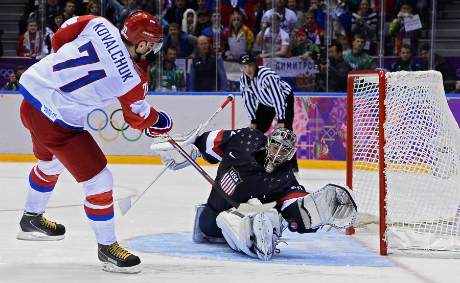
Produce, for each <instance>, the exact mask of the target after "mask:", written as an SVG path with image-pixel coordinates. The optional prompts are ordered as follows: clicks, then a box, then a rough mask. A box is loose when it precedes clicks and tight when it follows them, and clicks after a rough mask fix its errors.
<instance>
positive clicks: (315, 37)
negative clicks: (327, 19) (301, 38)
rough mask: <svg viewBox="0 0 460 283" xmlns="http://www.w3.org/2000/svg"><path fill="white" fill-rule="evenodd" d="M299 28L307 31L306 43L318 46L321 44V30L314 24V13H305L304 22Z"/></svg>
mask: <svg viewBox="0 0 460 283" xmlns="http://www.w3.org/2000/svg"><path fill="white" fill-rule="evenodd" d="M300 29H301V30H304V31H306V32H308V44H316V45H318V47H320V46H321V42H322V40H323V30H322V29H321V28H319V27H318V25H317V24H316V18H315V14H314V13H312V12H306V13H305V24H304V25H303V26H302V27H301V28H300ZM295 31H297V30H295Z"/></svg>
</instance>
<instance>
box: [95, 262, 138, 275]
mask: <svg viewBox="0 0 460 283" xmlns="http://www.w3.org/2000/svg"><path fill="white" fill-rule="evenodd" d="M101 267H102V270H104V271H107V272H114V273H128V274H135V273H139V272H141V271H142V268H141V266H140V264H138V265H135V266H130V267H118V266H116V265H115V264H113V263H110V262H102V264H101Z"/></svg>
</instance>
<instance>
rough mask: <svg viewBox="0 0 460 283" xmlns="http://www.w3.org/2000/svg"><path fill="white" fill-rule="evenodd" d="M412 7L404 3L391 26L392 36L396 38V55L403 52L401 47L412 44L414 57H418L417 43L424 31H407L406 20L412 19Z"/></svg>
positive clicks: (408, 3)
mask: <svg viewBox="0 0 460 283" xmlns="http://www.w3.org/2000/svg"><path fill="white" fill-rule="evenodd" d="M413 16H414V15H413V14H412V5H411V4H410V2H409V1H407V0H406V1H404V2H403V3H402V5H401V10H400V11H399V13H398V16H397V18H396V19H394V20H393V22H392V23H391V25H390V30H389V32H390V35H391V36H394V37H395V54H399V53H400V52H401V45H403V44H410V46H411V47H412V50H411V51H412V55H414V56H415V55H417V43H418V42H417V41H418V39H419V38H420V36H421V35H422V30H421V29H417V30H411V31H406V29H405V27H404V18H412V17H413Z"/></svg>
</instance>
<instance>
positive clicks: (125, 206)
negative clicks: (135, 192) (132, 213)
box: [118, 162, 172, 215]
mask: <svg viewBox="0 0 460 283" xmlns="http://www.w3.org/2000/svg"><path fill="white" fill-rule="evenodd" d="M171 164H172V162H169V163H168V164H167V165H166V166H165V167H164V168H163V170H161V172H160V173H158V175H157V176H156V177H155V179H153V181H152V182H151V183H150V185H149V186H148V187H147V188H146V189H145V190H144V191H143V192H142V194H141V195H140V196H139V197H138V198H137V199H136V200H135V201H134V202H133V204H131V198H130V197H126V198H124V199H122V200H121V201H120V202H119V203H118V206H119V207H120V210H121V214H122V215H125V214H126V213H127V212H128V211H129V210H130V209H131V207H133V206H134V204H135V203H136V202H137V201H138V200H139V199H140V198H141V197H142V196H143V195H144V194H145V192H146V191H147V190H148V189H149V188H150V187H151V186H152V185H153V183H155V182H156V181H157V180H158V178H160V176H161V175H163V173H164V172H165V171H166V169H168V167H169V165H171Z"/></svg>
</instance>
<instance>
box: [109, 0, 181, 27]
mask: <svg viewBox="0 0 460 283" xmlns="http://www.w3.org/2000/svg"><path fill="white" fill-rule="evenodd" d="M182 1H184V0H182ZM109 3H110V4H111V5H112V7H113V8H115V10H116V11H117V13H118V22H117V27H118V29H120V30H121V28H122V27H123V24H124V22H125V20H126V19H127V18H128V17H129V15H131V14H132V13H134V12H135V11H138V10H141V7H140V6H138V5H137V0H128V2H127V3H128V4H127V5H124V6H123V5H121V4H120V3H118V1H117V0H109Z"/></svg>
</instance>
